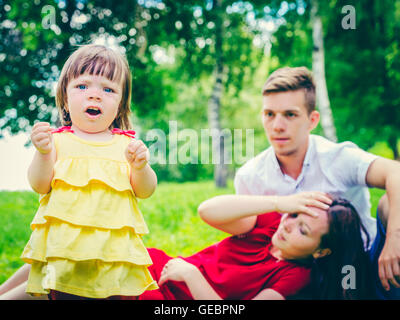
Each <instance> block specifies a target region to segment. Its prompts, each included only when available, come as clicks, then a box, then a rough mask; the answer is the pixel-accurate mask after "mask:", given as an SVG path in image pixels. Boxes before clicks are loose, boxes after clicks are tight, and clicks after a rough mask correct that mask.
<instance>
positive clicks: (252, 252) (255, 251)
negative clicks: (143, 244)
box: [139, 212, 310, 300]
mask: <svg viewBox="0 0 400 320" xmlns="http://www.w3.org/2000/svg"><path fill="white" fill-rule="evenodd" d="M280 218H281V215H280V214H279V213H275V212H273V213H266V214H263V215H259V216H258V217H257V222H256V225H255V227H254V228H253V229H252V230H251V231H250V232H248V233H246V234H244V235H240V236H231V237H228V238H226V239H224V240H222V241H220V242H218V243H216V244H214V245H212V246H210V247H208V248H206V249H204V250H202V251H200V252H198V253H196V254H194V255H192V256H190V257H187V258H182V259H184V260H185V261H187V262H189V263H191V264H194V265H195V266H197V268H198V269H199V270H200V271H201V273H202V274H203V276H204V277H205V278H206V279H207V281H208V283H210V285H211V286H212V287H213V288H214V290H215V291H216V292H217V293H218V295H220V296H221V298H222V299H235V300H246V299H252V298H254V297H255V296H256V295H257V294H258V293H260V291H262V290H264V289H267V288H270V289H273V290H275V291H277V292H279V293H280V294H281V295H282V296H284V297H287V296H291V295H294V294H295V293H297V292H298V291H299V290H300V289H302V288H303V287H305V286H306V285H307V284H308V283H309V281H310V269H309V268H307V267H305V266H303V265H299V264H297V263H294V262H291V261H285V260H277V259H276V258H275V257H273V256H272V255H271V253H270V251H269V248H270V246H271V238H272V236H273V234H274V233H275V231H276V229H277V228H278V226H279V223H280ZM148 251H149V253H150V256H151V259H152V260H153V265H152V266H150V267H149V270H150V272H151V274H152V276H153V278H154V280H156V281H157V282H158V280H159V279H160V275H161V271H162V269H163V267H164V265H165V264H166V263H167V262H168V261H169V260H170V259H173V258H172V257H169V256H168V255H166V254H165V253H164V252H163V251H161V250H158V249H148ZM139 299H140V300H187V299H193V297H192V295H191V294H190V291H189V289H188V287H187V286H186V284H185V283H184V282H178V281H168V282H166V283H164V284H163V285H162V286H161V287H160V288H159V289H157V290H152V291H146V292H144V293H143V294H142V295H141V296H140V298H139Z"/></svg>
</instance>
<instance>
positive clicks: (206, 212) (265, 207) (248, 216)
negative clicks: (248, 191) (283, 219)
mask: <svg viewBox="0 0 400 320" xmlns="http://www.w3.org/2000/svg"><path fill="white" fill-rule="evenodd" d="M331 203H332V200H331V199H330V198H329V197H328V196H327V195H326V194H324V193H322V192H318V191H315V192H302V193H298V194H295V195H290V196H249V195H223V196H217V197H214V198H211V199H209V200H206V201H204V202H203V203H201V204H200V206H199V208H198V212H199V215H200V217H201V218H202V219H203V220H204V221H205V222H206V223H208V224H209V225H211V226H212V227H214V228H216V229H219V230H222V231H225V232H228V233H230V234H234V235H236V234H242V233H246V232H249V231H250V230H251V229H252V228H253V227H254V225H255V223H256V220H257V215H259V214H263V213H266V212H273V211H277V212H281V213H304V214H308V215H311V216H315V212H314V211H313V210H311V209H310V208H309V207H310V206H315V207H318V208H321V209H325V210H326V209H328V208H329V206H328V204H331Z"/></svg>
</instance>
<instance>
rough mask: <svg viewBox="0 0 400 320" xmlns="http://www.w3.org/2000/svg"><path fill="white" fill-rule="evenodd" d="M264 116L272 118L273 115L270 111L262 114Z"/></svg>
mask: <svg viewBox="0 0 400 320" xmlns="http://www.w3.org/2000/svg"><path fill="white" fill-rule="evenodd" d="M264 115H265V116H266V117H272V116H273V115H274V114H273V113H272V112H271V111H266V112H264Z"/></svg>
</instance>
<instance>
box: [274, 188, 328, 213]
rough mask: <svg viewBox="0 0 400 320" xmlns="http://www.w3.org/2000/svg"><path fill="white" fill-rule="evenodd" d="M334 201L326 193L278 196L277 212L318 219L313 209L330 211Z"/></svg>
mask: <svg viewBox="0 0 400 320" xmlns="http://www.w3.org/2000/svg"><path fill="white" fill-rule="evenodd" d="M331 203H332V199H331V198H330V197H329V196H328V195H327V194H326V193H324V192H319V191H306V192H301V193H297V194H293V195H290V196H276V210H277V211H278V212H280V213H299V214H300V213H304V214H308V215H310V216H312V217H317V216H318V213H317V212H316V211H315V210H313V208H312V207H315V208H319V209H322V210H328V209H329V205H330V204H331Z"/></svg>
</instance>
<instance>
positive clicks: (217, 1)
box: [208, 0, 228, 188]
mask: <svg viewBox="0 0 400 320" xmlns="http://www.w3.org/2000/svg"><path fill="white" fill-rule="evenodd" d="M213 10H214V13H215V58H216V59H215V60H216V63H215V67H214V76H215V82H214V86H213V89H212V94H211V97H210V99H209V101H208V123H209V126H210V129H211V132H212V136H213V138H212V150H213V159H214V156H216V158H217V160H218V161H217V163H215V164H214V181H215V185H216V186H217V187H220V188H224V187H226V180H227V176H228V168H227V164H226V163H225V161H224V160H225V157H224V155H225V145H224V142H225V141H224V136H223V134H222V130H221V119H220V108H221V97H222V89H223V71H224V64H223V59H222V55H223V53H222V37H223V30H222V28H223V20H222V0H214V1H213Z"/></svg>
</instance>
